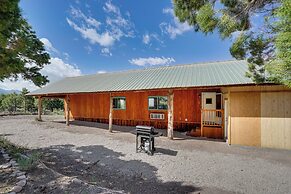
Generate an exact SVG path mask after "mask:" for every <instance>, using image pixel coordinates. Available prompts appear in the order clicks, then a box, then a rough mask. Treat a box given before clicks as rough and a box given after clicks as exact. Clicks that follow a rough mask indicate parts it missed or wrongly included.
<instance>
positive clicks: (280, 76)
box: [267, 0, 291, 87]
mask: <svg viewBox="0 0 291 194" xmlns="http://www.w3.org/2000/svg"><path fill="white" fill-rule="evenodd" d="M290 10H291V2H290V1H289V0H282V6H280V7H279V8H278V10H277V11H276V15H277V17H278V18H279V21H278V22H276V23H275V25H274V28H275V31H276V32H277V35H276V37H275V45H276V48H277V49H276V55H277V58H276V59H275V60H274V61H272V62H271V63H270V64H269V65H268V66H267V70H268V71H269V72H271V78H270V79H271V80H272V81H275V82H279V83H280V82H281V83H283V84H285V85H287V86H288V87H291V11H290Z"/></svg>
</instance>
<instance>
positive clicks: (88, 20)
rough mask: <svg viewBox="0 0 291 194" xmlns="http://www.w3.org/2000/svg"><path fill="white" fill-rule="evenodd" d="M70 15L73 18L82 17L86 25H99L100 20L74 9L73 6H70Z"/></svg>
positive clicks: (97, 26) (96, 26)
mask: <svg viewBox="0 0 291 194" xmlns="http://www.w3.org/2000/svg"><path fill="white" fill-rule="evenodd" d="M70 13H71V15H72V16H73V17H74V18H75V19H78V18H79V19H82V20H84V21H85V24H86V25H87V26H88V27H90V26H91V27H95V28H99V26H100V25H101V22H99V21H97V20H96V19H95V18H92V17H90V16H86V15H85V14H84V13H83V12H82V11H81V10H79V9H76V8H74V7H72V6H71V11H70Z"/></svg>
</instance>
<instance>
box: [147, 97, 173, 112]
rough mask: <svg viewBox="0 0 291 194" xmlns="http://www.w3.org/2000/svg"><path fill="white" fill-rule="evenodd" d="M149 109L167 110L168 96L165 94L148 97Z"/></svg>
mask: <svg viewBox="0 0 291 194" xmlns="http://www.w3.org/2000/svg"><path fill="white" fill-rule="evenodd" d="M148 102H149V109H151V110H167V109H168V98H167V97H166V96H151V97H149V101H148Z"/></svg>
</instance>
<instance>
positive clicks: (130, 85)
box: [30, 61, 291, 149]
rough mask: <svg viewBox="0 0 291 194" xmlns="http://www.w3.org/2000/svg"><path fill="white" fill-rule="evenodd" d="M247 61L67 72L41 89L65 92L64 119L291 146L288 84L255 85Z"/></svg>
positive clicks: (55, 93)
mask: <svg viewBox="0 0 291 194" xmlns="http://www.w3.org/2000/svg"><path fill="white" fill-rule="evenodd" d="M246 71H247V63H246V62H245V61H222V62H211V63H199V64H190V65H177V66H166V67H158V68H149V69H143V70H131V71H124V72H114V73H105V74H95V75H85V76H79V77H70V78H65V79H64V80H61V81H59V82H56V83H52V84H50V85H48V86H45V87H44V88H41V89H39V90H36V91H34V92H32V93H30V95H33V96H37V97H38V98H39V102H40V103H39V119H41V99H42V98H44V97H45V98H52V97H58V98H64V99H65V112H66V120H67V124H69V120H83V121H91V122H100V123H108V124H109V126H108V127H109V131H112V125H113V124H114V125H126V126H136V125H150V126H154V127H156V128H160V129H167V131H168V132H167V134H168V137H169V138H170V139H172V138H173V130H177V131H188V133H189V134H190V135H192V136H198V137H208V138H217V139H227V142H228V143H229V144H240V145H250V146H262V147H274V148H285V149H291V89H290V88H286V87H284V86H281V85H275V84H262V85H256V84H255V83H253V82H252V80H250V79H249V78H247V77H245V72H246Z"/></svg>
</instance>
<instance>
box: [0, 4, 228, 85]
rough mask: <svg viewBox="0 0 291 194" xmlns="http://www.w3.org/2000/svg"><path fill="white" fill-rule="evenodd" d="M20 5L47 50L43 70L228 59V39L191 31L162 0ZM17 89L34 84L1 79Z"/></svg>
mask: <svg viewBox="0 0 291 194" xmlns="http://www.w3.org/2000/svg"><path fill="white" fill-rule="evenodd" d="M20 7H21V9H22V11H23V16H24V17H25V18H26V19H28V22H29V23H30V24H31V25H32V27H33V29H34V30H35V31H36V33H37V36H38V37H39V38H41V40H42V41H43V42H44V44H45V46H46V49H47V51H48V52H49V53H50V55H51V58H52V59H51V64H50V65H47V67H45V69H44V70H42V73H43V74H45V75H48V77H49V79H50V80H51V82H54V81H57V80H59V79H62V78H64V77H67V76H76V75H84V74H95V73H102V72H112V71H120V70H127V69H138V68H146V67H152V66H161V65H175V64H189V63H194V62H205V61H220V60H229V59H232V57H231V55H230V54H229V46H230V41H229V40H224V41H222V40H221V39H220V38H219V35H218V34H217V33H214V34H210V35H208V36H205V35H204V34H201V33H197V32H194V31H193V29H192V28H191V27H190V26H189V25H188V24H187V23H184V24H182V23H180V22H178V20H177V18H175V17H174V15H173V10H172V7H173V5H172V2H171V1H166V0H160V1H157V0H139V1H134V0H127V1H117V0H111V1H110V0H91V1H89V0H88V1H81V0H75V1H70V0H63V1H60V0H41V1H39V0H22V1H21V2H20ZM1 87H2V88H5V89H20V88H22V87H28V88H29V89H31V90H33V89H35V87H34V86H33V84H32V83H30V82H27V81H24V80H22V79H20V80H19V81H18V82H15V83H10V82H9V81H7V80H6V81H5V82H4V83H0V88H1Z"/></svg>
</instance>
